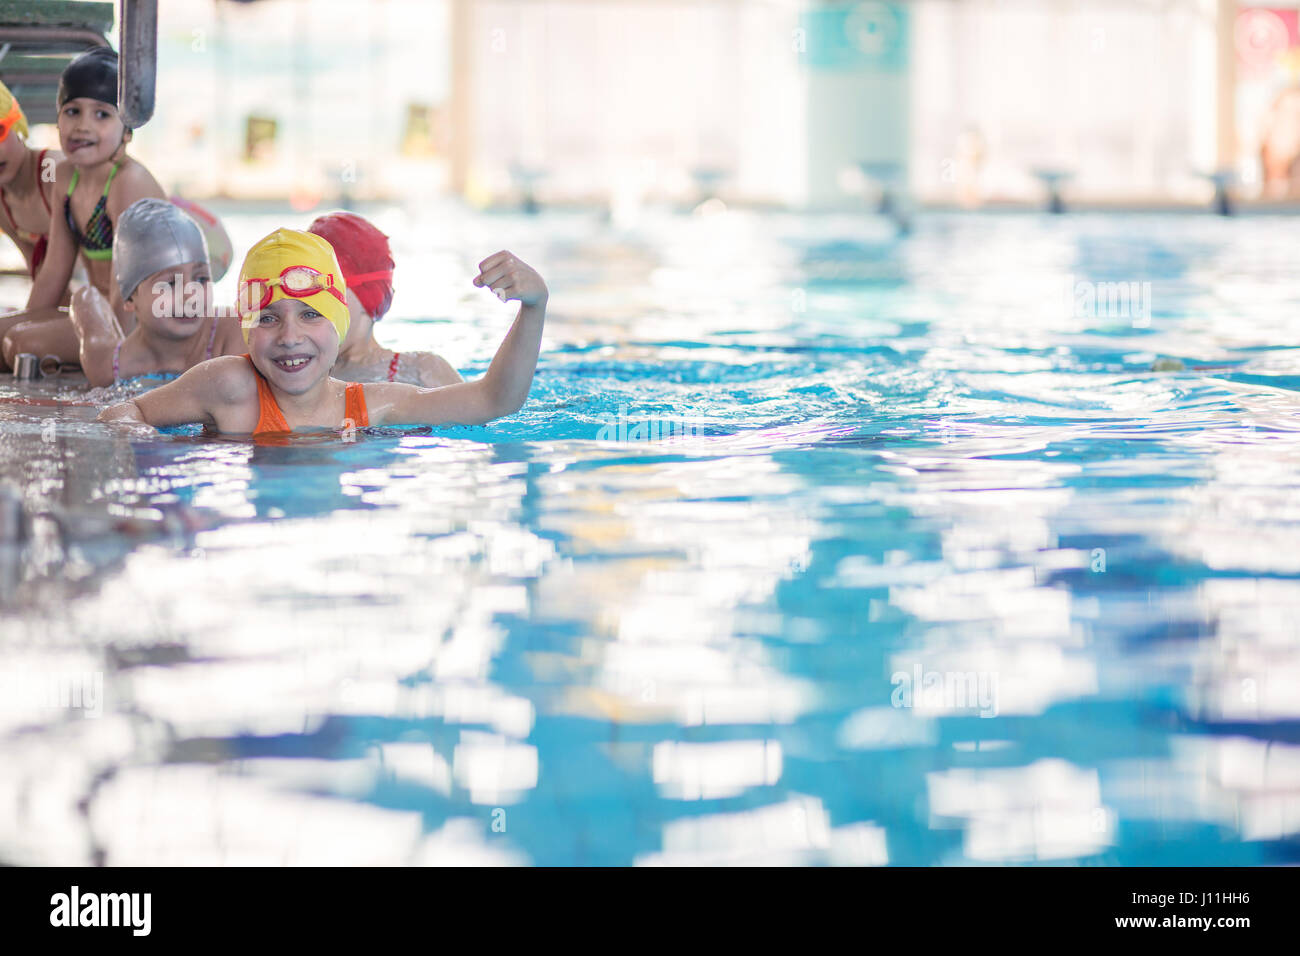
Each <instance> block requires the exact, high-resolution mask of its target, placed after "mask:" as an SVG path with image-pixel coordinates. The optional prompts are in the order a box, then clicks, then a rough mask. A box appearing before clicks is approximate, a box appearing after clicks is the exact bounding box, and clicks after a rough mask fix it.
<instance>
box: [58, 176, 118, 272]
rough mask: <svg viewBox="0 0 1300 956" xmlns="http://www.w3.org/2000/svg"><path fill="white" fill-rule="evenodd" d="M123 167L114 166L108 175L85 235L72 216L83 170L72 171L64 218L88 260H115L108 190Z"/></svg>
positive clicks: (64, 205) (65, 200) (88, 220)
mask: <svg viewBox="0 0 1300 956" xmlns="http://www.w3.org/2000/svg"><path fill="white" fill-rule="evenodd" d="M121 166H122V164H121V163H114V164H113V169H112V171H111V172H109V174H108V182H106V183H104V193H103V195H101V196H100V197H99V202H97V203H95V208H94V209H92V210H91V211H90V218H89V219H87V220H86V231H85V233H84V234H83V233H82V231H81V230H80V229H78V228H77V220H76V219H75V218H73V215H72V191H73V190H74V189H76V188H77V183H78V182H80V181H81V170H79V169H74V170H73V171H72V182H70V183H68V194H67V195H66V196H64V197H63V216H64V218H65V219H67V220H68V228H69V229H70V230H72V238H74V239H76V240H77V245H79V246H81V251H82V253H84V254H85V256H86V258H87V259H112V258H113V223H112V221H111V220H110V219H109V218H108V190H109V188H110V187H111V186H112V185H113V177H114V176H116V175H117V171H118V169H120V168H121Z"/></svg>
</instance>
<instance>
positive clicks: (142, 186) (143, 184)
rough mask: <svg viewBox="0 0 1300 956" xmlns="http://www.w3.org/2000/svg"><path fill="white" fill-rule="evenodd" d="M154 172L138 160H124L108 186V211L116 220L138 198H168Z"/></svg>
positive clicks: (128, 158)
mask: <svg viewBox="0 0 1300 956" xmlns="http://www.w3.org/2000/svg"><path fill="white" fill-rule="evenodd" d="M166 198H167V194H166V193H165V192H163V188H162V186H160V185H158V180H156V179H154V176H153V173H151V172H149V170H148V169H146V168H145V166H144V164H143V163H141V162H139V161H138V160H135V159H132V158H131V157H129V156H128V157H126V158H125V159H124V160H123V161H122V165H121V167H120V168H119V169H118V171H117V175H115V176H114V177H113V184H112V185H111V186H109V188H108V211H109V213H110V214H112V216H113V218H114V220H116V219H117V217H118V216H119V215H121V214H122V213H123V212H125V211H126V210H127V208H128V207H129V206H130V205H131V204H132V203H133V202H135V201H136V200H137V199H166Z"/></svg>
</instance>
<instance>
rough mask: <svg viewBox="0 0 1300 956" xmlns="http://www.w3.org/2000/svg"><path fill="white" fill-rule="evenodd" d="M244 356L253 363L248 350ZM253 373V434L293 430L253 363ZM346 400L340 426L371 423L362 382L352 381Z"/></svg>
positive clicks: (353, 426)
mask: <svg viewBox="0 0 1300 956" xmlns="http://www.w3.org/2000/svg"><path fill="white" fill-rule="evenodd" d="M244 358H246V359H248V364H249V365H253V358H252V356H250V355H249V354H248V353H247V352H245V353H244ZM253 373H254V374H255V375H256V376H257V427H256V428H254V429H253V434H254V435H261V434H275V433H284V432H289V431H292V429H291V428H290V427H289V423H288V422H286V421H285V420H284V412H282V411H280V403H279V402H277V401H276V400H275V395H274V394H272V392H271V386H270V385H268V384H266V379H264V378H263V377H262V373H261V372H259V371H258V370H257V366H255V365H253ZM344 402H345V404H344V407H343V423H342V424H341V425H339V427H340V428H348V427H351V428H365V427H366V426H367V425H369V424H370V413H369V412H367V411H366V389H365V386H363V385H362V384H361V383H360V382H352V383H350V384H349V385H348V389H347V394H346V397H345V398H344Z"/></svg>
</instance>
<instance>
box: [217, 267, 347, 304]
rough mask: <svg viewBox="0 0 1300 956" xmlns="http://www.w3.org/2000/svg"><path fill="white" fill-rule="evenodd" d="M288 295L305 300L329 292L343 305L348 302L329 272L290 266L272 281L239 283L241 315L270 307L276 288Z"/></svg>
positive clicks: (248, 280)
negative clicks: (318, 293)
mask: <svg viewBox="0 0 1300 956" xmlns="http://www.w3.org/2000/svg"><path fill="white" fill-rule="evenodd" d="M276 286H279V287H280V291H282V292H283V293H284V294H285V295H291V296H293V297H294V298H295V299H305V298H308V297H309V296H313V295H315V294H316V293H317V292H328V293H329V294H330V295H332V296H334V298H336V299H338V300H339V301H340V302H342V303H343V304H344V305H346V304H347V300H346V299H345V298H344V297H343V293H342V292H340V291H339V290H338V288H337V287H336V286H335V285H334V276H333V275H332V274H330V273H328V272H318V271H317V270H315V269H313V268H312V267H311V266H289V267H288V268H287V269H285V270H284V271H283V272H281V273H280V275H279V276H277V277H276V278H273V279H244V280H243V281H242V282H240V283H239V311H240V312H241V313H245V314H247V313H249V312H256V311H258V310H259V309H265V308H266V307H267V306H268V305H270V304H271V296H272V294H273V293H274V291H275V287H276Z"/></svg>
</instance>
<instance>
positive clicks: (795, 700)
mask: <svg viewBox="0 0 1300 956" xmlns="http://www.w3.org/2000/svg"><path fill="white" fill-rule="evenodd" d="M375 217H376V219H377V220H378V221H379V222H380V224H381V225H382V226H383V227H384V228H385V229H386V230H387V231H388V232H390V233H391V234H392V235H393V237H394V242H395V246H396V257H397V260H398V270H397V274H396V283H397V289H398V295H397V299H396V301H395V304H394V313H393V314H392V315H391V316H390V317H389V318H387V319H385V320H384V322H383V323H382V324H381V325H380V327H379V335H380V338H381V340H382V341H385V342H386V343H388V344H393V345H396V346H399V347H401V348H418V347H422V346H423V347H432V348H435V349H437V350H439V351H440V352H442V353H443V354H445V355H446V356H447V357H448V358H449V359H450V360H451V361H452V362H453V364H456V365H457V366H458V367H460V368H461V369H462V371H463V372H464V373H465V374H466V375H471V374H479V373H481V372H482V371H483V369H485V368H486V366H487V363H488V361H489V360H490V358H491V355H492V352H493V351H494V349H495V347H496V344H497V343H498V341H499V340H500V338H501V336H502V335H503V334H504V332H505V330H506V328H507V327H508V324H509V321H510V318H511V316H512V315H513V311H512V310H511V309H510V308H507V307H504V306H501V305H500V304H499V303H497V302H496V300H495V299H493V298H492V297H491V296H489V295H487V294H486V293H484V292H482V291H481V290H476V289H473V288H472V287H471V286H470V285H469V279H470V278H471V277H472V276H473V275H474V272H475V269H474V264H475V263H476V262H477V261H478V260H479V259H481V258H483V257H485V256H486V255H488V254H490V253H492V252H495V251H496V250H497V249H499V248H509V249H511V250H513V251H515V252H516V253H518V254H519V255H520V256H521V257H522V258H524V259H525V260H526V261H528V262H530V263H532V264H534V265H536V266H537V267H538V268H539V270H540V271H541V272H542V273H543V275H544V276H545V277H546V279H547V281H548V283H549V285H550V288H551V303H550V314H549V317H548V323H547V333H546V339H545V341H544V345H543V354H542V358H541V362H540V365H539V368H538V373H537V377H536V380H535V382H534V386H533V391H532V395H531V397H530V399H529V401H528V403H527V404H526V405H525V407H524V409H523V410H522V411H521V412H520V413H519V414H518V415H516V416H513V417H512V418H509V419H506V420H503V421H501V422H498V423H495V424H493V425H491V426H488V427H486V428H474V429H469V428H447V429H427V428H423V429H420V428H415V429H372V430H368V431H364V432H362V433H360V434H359V435H357V436H356V440H355V441H341V440H338V439H337V438H333V437H329V436H305V437H302V438H298V439H294V440H293V441H292V442H290V443H288V444H285V445H279V446H277V445H253V444H250V443H247V442H240V441H231V440H212V439H208V438H204V437H203V436H201V435H198V434H194V430H193V429H178V430H176V433H175V434H171V435H168V436H166V437H164V438H162V439H160V440H156V441H139V440H134V441H128V440H126V439H124V438H122V437H118V436H115V435H113V434H111V433H110V432H109V431H108V429H107V428H105V427H104V426H100V425H98V424H95V423H94V421H93V419H94V415H95V408H94V406H93V405H92V404H84V403H86V402H87V401H89V400H94V399H99V400H101V401H102V400H105V399H107V398H110V397H113V396H116V395H122V394H130V393H131V392H132V391H133V390H134V389H137V388H140V387H143V386H142V385H140V384H138V383H137V384H135V385H128V386H122V387H118V388H117V389H114V390H109V391H108V392H101V393H95V394H92V395H90V396H87V394H86V390H85V388H84V385H83V386H78V385H77V384H76V382H75V380H69V381H52V382H41V383H35V384H31V385H14V384H10V383H9V380H7V379H4V380H0V382H3V384H0V422H2V427H0V481H3V483H4V485H5V487H6V488H7V491H5V492H4V493H3V495H0V508H4V509H5V513H4V515H0V527H4V528H8V529H9V538H10V540H9V541H8V542H7V543H0V652H2V653H3V667H4V675H3V678H4V681H5V693H4V695H3V699H4V700H5V702H6V704H7V706H6V707H5V708H3V709H0V761H2V762H3V767H4V770H3V771H0V861H2V862H6V863H29V864H85V863H106V864H110V865H125V864H167V863H222V864H241V863H251V864H301V863H385V864H387V863H393V864H403V863H410V864H419V863H469V862H484V863H536V864H630V863H638V864H656V863H668V864H674V863H703V862H708V863H714V862H739V863H772V862H780V863H785V862H789V863H808V864H823V863H829V864H846V863H847V864H911V865H927V864H940V865H947V864H957V865H960V864H972V863H974V864H986V863H1052V864H1074V863H1082V864H1126V865H1159V864H1229V865H1238V864H1261V863H1277V862H1297V861H1300V841H1298V840H1297V833H1298V832H1300V797H1298V796H1297V793H1298V788H1300V747H1298V746H1297V744H1298V741H1300V722H1298V719H1297V718H1298V717H1300V693H1297V690H1298V689H1300V652H1298V651H1297V637H1298V636H1300V504H1298V503H1297V502H1300V496H1298V495H1297V489H1298V487H1300V477H1298V475H1300V471H1298V469H1297V465H1298V464H1300V426H1297V423H1296V421H1297V420H1296V416H1295V409H1296V406H1297V404H1298V403H1297V392H1296V388H1297V386H1300V359H1298V358H1297V353H1296V350H1295V347H1294V333H1293V332H1292V331H1291V329H1290V326H1291V325H1292V324H1293V322H1294V316H1295V310H1296V307H1297V303H1300V274H1298V273H1297V270H1296V268H1295V265H1294V261H1293V258H1294V257H1293V256H1292V255H1290V253H1289V251H1288V250H1289V249H1290V248H1291V244H1290V233H1291V232H1292V231H1293V230H1294V222H1293V221H1292V220H1290V219H1285V218H1277V219H1273V218H1264V217H1258V218H1248V219H1216V218H1210V217H1201V216H1192V215H1180V216H1168V217H1160V216H1122V215H1109V216H1087V215H1084V216H1066V217H1051V218H1048V217H1039V216H1032V215H1005V216H999V215H976V214H972V215H953V216H945V215H937V214H935V215H929V216H923V217H921V218H920V219H919V220H918V221H917V223H916V228H915V231H914V233H913V234H912V235H911V236H909V237H906V238H898V237H895V236H894V235H893V234H892V232H891V230H890V229H889V227H888V225H887V224H886V223H884V222H882V221H877V220H874V219H857V218H850V217H844V218H834V217H802V216H794V215H775V214H758V213H750V212H727V213H722V214H716V215H711V216H696V217H690V216H677V215H669V214H649V213H647V214H646V216H645V217H644V218H643V220H642V221H641V222H640V223H639V224H638V225H637V226H635V227H621V228H615V227H614V226H611V225H609V224H608V223H605V222H603V221H602V220H601V219H600V218H599V217H596V216H591V215H585V214H578V213H546V214H543V215H541V216H539V217H533V218H529V217H514V216H482V215H479V216H469V215H466V214H463V213H459V212H457V211H456V210H455V209H453V208H451V207H448V208H443V209H439V210H438V212H437V215H436V216H433V215H429V216H427V217H426V218H423V219H421V218H419V217H417V216H415V215H414V214H412V213H411V212H409V211H402V210H383V211H379V212H376V213H375ZM307 218H309V217H303V221H304V222H305V221H306V219H307ZM286 223H287V224H298V223H296V222H295V221H294V219H293V217H292V216H290V215H288V214H286V215H285V216H271V215H260V216H253V215H246V214H240V213H231V214H229V216H228V226H229V228H230V231H231V233H232V236H233V237H234V239H235V245H236V249H237V251H240V252H242V251H243V250H244V249H246V248H247V246H248V244H249V243H250V242H251V241H252V240H254V239H256V238H258V237H259V236H260V235H262V234H263V233H265V232H266V231H269V229H270V228H272V227H274V226H276V225H281V224H286ZM229 285H230V280H229V279H227V280H226V281H225V282H224V283H223V288H228V287H229ZM1153 368H1155V369H1160V370H1159V371H1153ZM54 399H61V400H65V401H68V402H80V403H83V404H59V403H55V402H53V400H54ZM20 512H21V517H20V516H19V513H20ZM95 675H98V677H97V678H96V676H95ZM96 679H98V681H99V683H98V684H96ZM69 687H71V688H72V689H73V690H74V691H80V692H81V693H80V695H73V696H69V695H68V688H69ZM38 691H39V692H38ZM61 695H62V699H60V696H61ZM76 696H79V698H80V701H79V702H80V706H77V704H78V701H77V700H76V699H74V697H76Z"/></svg>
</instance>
